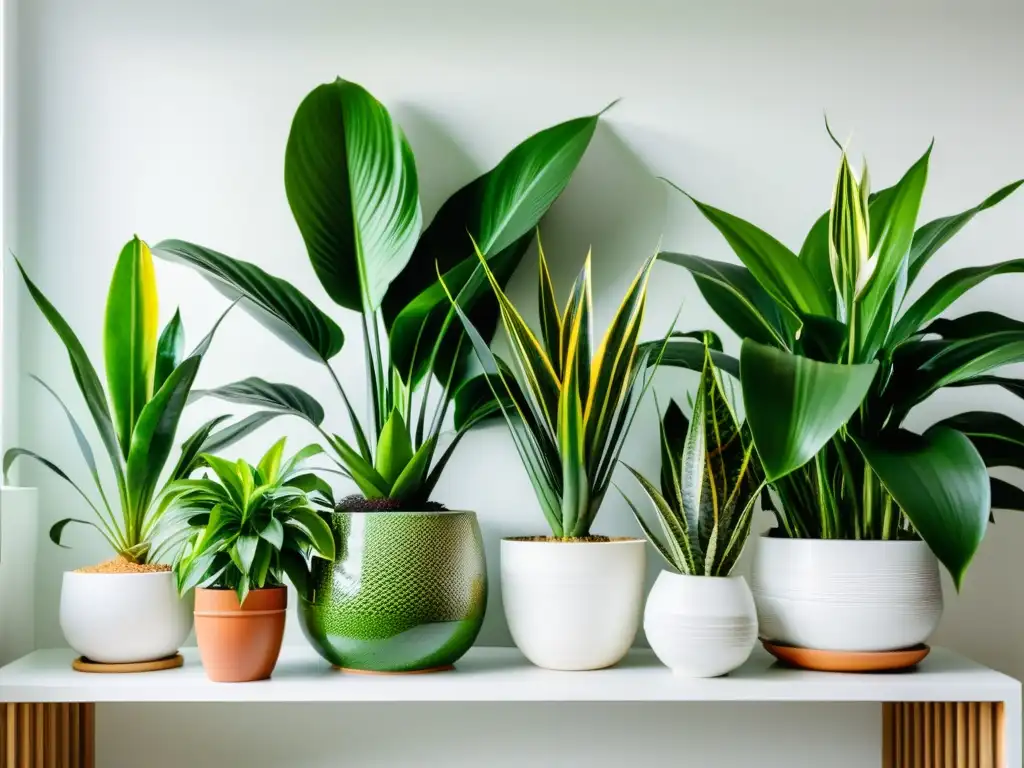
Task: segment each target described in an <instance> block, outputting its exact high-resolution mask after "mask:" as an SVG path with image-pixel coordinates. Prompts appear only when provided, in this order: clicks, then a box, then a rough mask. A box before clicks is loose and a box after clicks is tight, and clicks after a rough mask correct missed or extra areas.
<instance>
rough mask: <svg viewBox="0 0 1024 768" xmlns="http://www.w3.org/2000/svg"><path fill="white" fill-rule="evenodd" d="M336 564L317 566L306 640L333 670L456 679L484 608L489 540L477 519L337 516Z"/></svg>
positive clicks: (304, 617)
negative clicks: (451, 674) (441, 674)
mask: <svg viewBox="0 0 1024 768" xmlns="http://www.w3.org/2000/svg"><path fill="white" fill-rule="evenodd" d="M328 522H329V524H330V526H331V529H332V531H333V532H334V538H335V547H336V550H337V557H336V558H335V560H334V562H333V563H327V562H325V561H323V560H320V559H319V558H314V559H313V570H312V574H311V578H310V582H309V586H308V591H307V594H305V595H301V596H300V605H299V619H300V623H301V625H302V630H303V632H304V633H305V635H306V637H307V639H308V640H309V642H310V643H311V644H312V646H313V647H314V648H315V649H316V651H317V652H318V653H319V654H320V655H321V656H323V657H324V658H325V659H326V660H327V661H329V662H330V663H331V664H332V665H334V666H335V667H338V668H340V669H343V670H347V671H353V672H369V673H374V672H376V673H400V672H426V671H439V670H445V669H450V668H451V667H452V665H453V664H455V662H456V661H458V659H459V658H461V657H462V655H463V654H465V653H466V651H468V650H469V648H470V647H471V646H472V645H473V642H474V641H475V640H476V637H477V635H478V634H479V633H480V627H481V626H482V625H483V620H484V611H485V609H486V607H487V567H486V564H485V562H484V547H483V539H482V537H481V535H480V526H479V524H478V523H477V519H476V514H474V513H473V512H451V511H438V512H334V513H331V514H330V517H329V520H328Z"/></svg>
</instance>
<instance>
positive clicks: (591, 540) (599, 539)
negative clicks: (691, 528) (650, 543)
mask: <svg viewBox="0 0 1024 768" xmlns="http://www.w3.org/2000/svg"><path fill="white" fill-rule="evenodd" d="M505 539H506V541H549V542H552V543H555V544H602V543H608V542H609V541H639V539H637V538H636V537H634V536H579V537H577V538H571V539H560V538H558V537H557V536H506V537H505Z"/></svg>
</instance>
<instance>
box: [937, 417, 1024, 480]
mask: <svg viewBox="0 0 1024 768" xmlns="http://www.w3.org/2000/svg"><path fill="white" fill-rule="evenodd" d="M939 424H941V425H942V426H944V427H949V428H950V429H955V430H957V431H958V432H962V433H963V434H965V435H967V437H968V438H969V439H970V441H971V442H972V443H974V447H975V448H976V449H977V450H978V453H979V454H981V458H982V459H983V460H984V462H985V466H987V467H1017V468H1019V469H1024V425H1022V424H1020V423H1019V422H1017V421H1015V420H1014V419H1011V418H1010V417H1009V416H1006V415H1005V414H1002V413H993V412H992V411H968V412H967V413H960V414H957V415H956V416H951V417H950V418H948V419H943V420H942V421H940V422H939Z"/></svg>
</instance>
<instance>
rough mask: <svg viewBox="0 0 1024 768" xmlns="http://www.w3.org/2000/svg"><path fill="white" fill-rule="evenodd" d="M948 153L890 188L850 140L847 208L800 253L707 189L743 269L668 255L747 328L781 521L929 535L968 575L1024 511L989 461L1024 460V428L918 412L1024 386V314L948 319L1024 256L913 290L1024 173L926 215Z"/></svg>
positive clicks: (679, 342)
mask: <svg viewBox="0 0 1024 768" xmlns="http://www.w3.org/2000/svg"><path fill="white" fill-rule="evenodd" d="M931 151H932V150H931V147H929V148H928V151H927V152H925V153H924V155H923V156H922V157H921V158H920V159H919V160H918V161H917V162H915V163H914V164H913V165H912V166H911V168H910V169H909V170H908V171H907V172H906V173H905V174H904V175H903V177H902V178H901V179H900V180H899V181H898V182H897V183H896V184H894V185H893V186H891V187H887V188H885V189H882V190H880V191H878V192H876V193H872V192H871V191H870V186H869V185H870V182H869V176H868V171H867V167H866V165H865V167H864V170H863V171H862V172H861V174H860V176H859V177H858V176H857V175H856V174H855V173H854V172H853V170H852V169H851V167H850V162H849V159H848V156H847V153H846V151H845V150H842V151H841V157H840V162H839V170H838V173H837V176H836V180H835V186H834V191H833V199H832V206H831V208H830V209H829V210H828V211H826V212H825V213H824V214H823V215H822V216H821V217H820V218H819V219H818V220H817V221H816V222H815V224H814V226H813V227H812V228H811V230H810V233H809V234H808V236H807V238H806V239H805V240H804V243H803V245H802V247H801V248H800V250H799V252H797V253H794V252H793V251H791V250H789V249H788V248H787V247H786V246H784V245H783V244H782V243H780V242H779V241H778V240H776V239H775V238H773V237H772V236H771V235H769V234H767V233H766V232H764V231H763V230H761V229H758V228H757V227H755V226H754V225H752V224H750V223H748V222H746V221H744V220H743V219H740V218H738V217H736V216H733V215H731V214H729V213H726V212H725V211H722V210H719V209H717V208H713V207H712V206H710V205H707V204H706V203H703V202H701V201H699V200H696V199H695V198H692V197H691V200H693V202H694V204H695V205H696V206H697V208H698V209H699V210H700V212H701V213H702V214H703V215H704V216H705V218H706V219H707V220H708V221H710V222H711V223H712V224H713V225H714V226H715V227H716V228H717V229H718V230H719V231H720V232H721V233H722V235H723V236H724V237H725V239H726V241H727V242H728V243H729V245H730V246H731V247H732V249H733V251H734V252H735V253H736V255H737V256H738V257H739V260H740V262H741V263H742V266H740V265H737V264H730V263H724V262H719V261H714V260H711V259H706V258H702V257H699V256H693V255H689V254H681V253H663V254H660V258H662V259H663V260H664V261H667V262H669V263H673V264H678V265H680V266H682V267H684V268H686V269H688V270H689V271H690V272H691V273H692V274H693V276H694V279H695V280H696V282H697V286H698V288H699V289H700V291H701V293H702V294H703V296H704V298H705V299H706V300H707V301H708V303H709V304H710V306H711V307H712V309H714V310H715V311H716V312H717V313H718V315H719V316H720V317H721V319H722V320H723V321H724V322H725V323H726V324H727V325H728V326H729V327H730V328H732V330H734V331H735V332H736V333H737V334H738V335H739V336H740V337H741V338H742V339H743V343H742V346H741V349H740V358H739V363H738V372H739V374H740V377H741V381H742V390H743V397H744V401H745V406H746V412H747V418H748V420H749V423H750V427H751V432H752V435H753V439H754V443H755V445H756V447H757V450H758V453H759V454H760V457H761V459H762V461H763V464H764V468H765V472H766V475H767V479H768V480H769V481H770V482H771V487H772V490H773V491H774V494H773V495H772V497H771V498H769V499H767V500H768V501H769V502H770V503H771V505H772V507H773V508H774V510H775V513H776V516H777V519H778V523H779V528H780V529H779V531H778V533H780V534H781V535H785V536H789V537H801V538H846V539H896V538H904V537H910V536H916V535H920V537H921V538H923V539H924V540H925V541H926V542H927V543H928V545H929V546H930V547H931V549H932V550H933V551H934V552H935V554H936V555H937V556H938V558H939V559H940V560H941V561H942V562H943V563H944V564H945V565H946V567H947V568H948V569H949V571H950V573H951V574H952V576H953V578H954V581H955V582H956V584H957V585H958V586H959V584H960V583H961V581H962V579H963V577H964V573H965V571H966V569H967V567H968V565H969V563H970V561H971V559H972V557H973V556H974V553H975V551H976V550H977V548H978V545H979V544H980V542H981V540H982V536H983V535H984V532H985V529H986V524H987V521H988V519H989V514H990V508H991V507H1002V508H1007V507H1009V508H1014V509H1024V493H1021V492H1020V491H1018V490H1017V489H1016V488H1014V487H1013V486H1010V485H1008V484H1006V483H1004V482H1003V481H1000V480H998V479H996V478H989V476H988V473H987V469H988V468H990V467H993V466H1007V465H1009V466H1024V460H1022V459H1024V453H1022V452H1021V450H1020V445H1021V443H1020V441H1019V439H1018V438H1019V436H1020V435H1021V434H1022V432H1024V427H1022V426H1021V425H1020V424H1018V423H1017V422H1015V421H1013V420H1012V419H1010V418H1008V417H1006V416H1003V415H1001V414H995V413H989V412H971V413H965V414H961V415H959V416H956V417H953V418H952V419H945V420H942V421H940V422H939V423H937V424H934V425H933V426H931V427H930V428H929V429H927V430H925V431H924V432H923V433H921V434H918V433H914V432H912V431H910V430H908V429H906V428H905V426H904V422H905V419H906V417H907V415H908V414H909V413H910V411H911V410H912V409H913V408H914V407H915V406H916V405H919V404H920V403H922V402H924V401H925V400H927V399H928V398H929V397H931V396H932V395H933V394H935V392H937V391H938V390H940V389H942V388H944V387H950V386H955V387H964V386H978V385H997V386H1001V387H1003V388H1004V389H1006V390H1007V391H1010V392H1013V393H1015V394H1020V393H1021V392H1022V391H1024V387H1022V384H1021V382H1020V381H1018V380H1017V379H1013V378H1004V377H1000V376H995V375H992V372H993V371H994V370H996V369H998V368H1000V367H1002V366H1003V365H1006V364H1008V363H1014V362H1019V361H1021V360H1024V324H1022V323H1020V322H1018V321H1016V320H1013V319H1011V318H1008V317H1004V316H1003V315H999V314H996V313H992V312H978V313H973V314H968V315H965V316H962V317H959V318H956V319H944V318H941V317H940V315H941V314H942V313H943V312H944V311H945V310H946V309H947V308H949V307H950V306H951V305H952V304H953V303H954V302H955V301H956V300H957V299H958V298H960V297H961V296H962V295H963V294H964V293H966V292H967V291H969V290H970V289H971V288H974V287H975V286H977V285H979V284H980V283H982V282H983V281H985V280H987V279H988V278H990V277H995V276H997V275H1003V274H1010V273H1015V272H1021V271H1024V260H1021V259H1014V260H1010V261H1003V262H997V263H994V264H990V265H986V266H980V267H964V268H960V269H956V270H953V271H951V272H949V273H947V274H945V275H944V276H942V277H941V278H939V279H938V280H937V281H936V282H935V283H933V284H932V285H931V286H929V287H928V288H927V289H926V290H924V291H923V292H922V293H921V294H920V296H919V298H917V299H915V300H908V294H909V292H910V290H911V288H912V287H913V286H914V283H915V281H916V280H917V279H918V277H919V276H920V274H921V271H922V269H923V268H924V266H925V265H926V264H927V263H928V261H929V260H930V259H931V257H932V256H933V255H934V254H935V253H936V252H937V251H938V250H939V249H940V248H941V247H942V246H943V245H945V244H946V243H947V242H948V241H949V240H950V239H951V238H952V237H953V236H954V235H955V234H956V233H957V232H959V231H960V229H962V228H963V227H964V226H965V225H966V224H967V223H968V222H969V221H971V219H973V218H974V217H975V216H976V215H977V214H978V213H980V212H982V211H984V210H986V209H988V208H991V207H992V206H994V205H996V204H997V203H999V202H1001V201H1002V200H1004V199H1005V198H1006V197H1007V196H1009V195H1010V194H1011V193H1012V192H1014V190H1016V189H1017V188H1018V187H1019V186H1020V185H1021V183H1022V182H1021V181H1017V182H1014V183H1012V184H1009V185H1007V186H1005V187H1003V188H1002V189H1000V190H998V191H997V192H995V193H994V194H992V195H991V196H989V197H988V198H986V199H985V200H984V201H982V202H981V203H980V204H978V205H977V206H975V207H973V208H970V209H968V210H966V211H963V212H962V213H958V214H954V215H951V216H944V217H942V218H939V219H935V220H934V221H930V222H928V223H926V224H924V225H922V226H920V227H919V226H917V216H918V209H919V206H920V203H921V197H922V194H923V192H924V188H925V182H926V179H927V173H928V162H929V159H930V156H931ZM695 346H696V345H694V344H693V343H692V342H688V341H687V340H685V339H675V340H673V341H671V342H670V347H669V350H668V351H667V352H666V355H665V362H668V363H671V364H675V365H681V366H684V367H691V368H692V367H694V360H695V359H697V355H696V354H695V352H696V350H695V349H694V347H695ZM731 365H732V366H735V365H736V361H735V360H732V361H731Z"/></svg>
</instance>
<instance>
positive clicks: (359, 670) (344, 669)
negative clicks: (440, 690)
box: [334, 664, 455, 675]
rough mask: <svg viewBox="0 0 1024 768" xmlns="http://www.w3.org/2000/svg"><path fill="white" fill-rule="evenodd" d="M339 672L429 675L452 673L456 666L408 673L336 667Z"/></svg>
mask: <svg viewBox="0 0 1024 768" xmlns="http://www.w3.org/2000/svg"><path fill="white" fill-rule="evenodd" d="M334 668H335V669H336V670H338V671H339V672H344V673H346V674H349V675H428V674H430V673H431V672H450V671H451V670H453V669H455V665H454V664H447V665H445V666H443V667H429V668H428V669H410V670H409V671H407V672H385V671H378V670H376V669H349V668H348V667H334Z"/></svg>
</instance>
